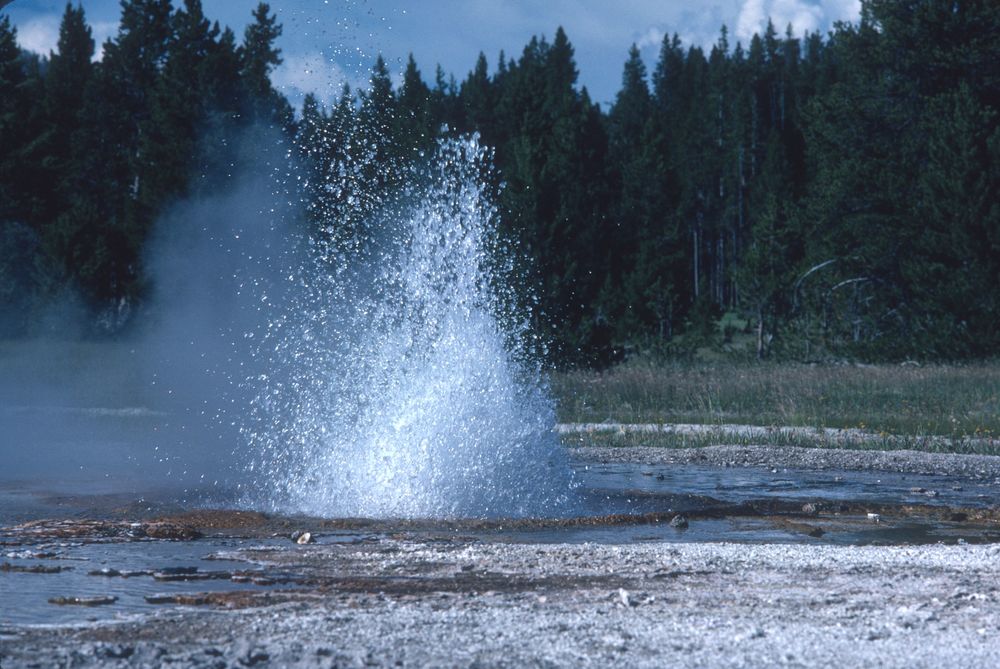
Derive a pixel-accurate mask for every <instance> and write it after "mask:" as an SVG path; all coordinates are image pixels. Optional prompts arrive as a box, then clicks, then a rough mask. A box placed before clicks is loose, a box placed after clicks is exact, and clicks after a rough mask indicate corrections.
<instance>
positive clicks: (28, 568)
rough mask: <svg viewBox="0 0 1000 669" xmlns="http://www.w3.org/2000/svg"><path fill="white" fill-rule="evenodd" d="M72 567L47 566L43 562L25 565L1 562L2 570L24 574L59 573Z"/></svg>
mask: <svg viewBox="0 0 1000 669" xmlns="http://www.w3.org/2000/svg"><path fill="white" fill-rule="evenodd" d="M70 569H72V567H47V566H45V565H41V564H33V565H23V564H11V563H10V562H4V563H3V564H0V571H9V572H19V573H22V574H58V573H59V572H61V571H69V570H70Z"/></svg>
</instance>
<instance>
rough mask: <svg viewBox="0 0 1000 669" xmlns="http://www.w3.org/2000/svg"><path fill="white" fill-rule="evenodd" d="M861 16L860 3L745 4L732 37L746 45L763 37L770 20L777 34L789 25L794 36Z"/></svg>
mask: <svg viewBox="0 0 1000 669" xmlns="http://www.w3.org/2000/svg"><path fill="white" fill-rule="evenodd" d="M860 14H861V2H860V0H823V1H821V2H814V1H812V2H811V1H809V0H745V2H743V5H742V6H741V7H740V13H739V16H738V17H737V19H736V37H737V38H738V39H740V40H742V41H744V42H746V41H749V40H750V38H751V37H753V35H754V34H755V33H757V34H763V32H764V30H765V29H766V28H767V21H768V19H769V18H770V19H771V21H773V22H774V27H775V28H776V29H777V30H778V33H779V34H783V33H784V32H785V28H786V27H787V26H788V25H789V24H791V26H792V31H793V32H794V33H795V34H796V35H802V34H803V33H805V32H816V31H818V30H821V29H823V28H825V27H827V26H829V25H830V24H832V23H833V22H834V21H852V20H855V19H857V18H858V16H859V15H860Z"/></svg>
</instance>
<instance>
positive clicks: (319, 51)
mask: <svg viewBox="0 0 1000 669" xmlns="http://www.w3.org/2000/svg"><path fill="white" fill-rule="evenodd" d="M174 2H175V4H178V2H179V0H174ZM80 4H82V5H83V7H84V9H85V10H86V13H87V19H88V22H89V23H90V24H91V26H92V27H93V29H94V34H95V37H96V38H97V41H98V43H100V42H103V41H104V40H105V39H106V38H108V37H110V36H113V34H114V32H115V28H116V26H117V22H118V16H119V2H118V0H82V2H80ZM256 4H257V0H203V5H204V7H205V13H206V14H207V15H208V16H209V18H212V19H216V20H218V21H219V22H220V23H222V24H223V25H228V26H230V27H231V28H233V29H234V30H235V31H236V32H237V35H242V32H243V28H244V26H245V25H246V23H247V21H248V20H249V17H250V12H251V11H252V9H253V8H254V7H255V6H256ZM270 4H271V8H272V11H274V12H275V13H277V14H278V17H279V20H280V22H281V23H282V24H283V25H284V35H283V36H282V38H281V41H280V43H279V45H280V46H281V48H282V50H283V55H284V57H285V63H284V64H283V65H282V66H281V68H280V69H279V70H278V71H277V72H275V75H274V80H275V83H276V85H277V86H278V87H279V88H281V89H282V90H283V91H284V92H285V93H286V94H287V95H288V96H289V98H290V99H292V100H293V101H297V100H300V99H301V97H302V95H303V93H304V92H305V91H309V90H312V91H316V92H318V93H319V94H320V96H321V97H323V98H325V99H332V98H333V97H335V96H336V95H337V94H338V93H339V90H340V87H341V85H342V83H343V82H345V81H347V82H348V83H351V84H352V85H355V86H356V85H358V84H360V83H363V82H364V81H365V80H366V79H367V72H368V70H369V69H370V67H371V64H372V62H373V60H374V58H375V55H376V54H378V53H382V54H383V55H384V56H385V58H386V60H387V62H388V63H389V66H390V69H391V70H393V72H394V74H395V75H397V76H398V75H399V73H400V71H401V70H402V68H403V65H404V64H405V62H406V56H407V54H408V53H410V52H412V53H413V54H414V57H415V58H416V60H417V65H418V66H419V67H420V69H421V71H422V73H423V75H424V79H425V80H426V81H428V82H430V81H431V80H433V77H434V70H435V67H436V65H437V64H438V63H440V64H441V65H442V67H444V69H445V71H446V72H449V73H452V74H454V75H455V76H456V78H458V79H459V80H461V79H462V78H464V76H465V74H466V73H467V72H468V71H469V70H470V69H471V68H472V66H473V65H474V64H475V59H476V57H477V55H478V53H479V52H480V51H482V52H484V53H485V54H486V56H487V58H488V60H489V62H490V67H491V70H492V68H493V67H494V66H495V64H496V60H497V54H498V53H499V52H500V50H501V49H503V50H505V51H506V53H507V55H508V57H510V56H517V55H518V54H519V53H520V52H521V50H522V49H523V47H524V45H525V44H526V43H527V42H528V40H529V39H530V38H531V36H532V35H546V36H548V37H550V38H551V36H552V34H553V33H554V32H555V29H556V27H557V26H560V25H561V26H563V28H564V29H565V30H566V33H567V34H568V35H569V38H570V41H571V42H572V44H573V46H574V47H575V48H576V57H577V65H578V68H579V70H580V83H581V84H583V85H585V86H587V88H588V89H589V90H590V93H591V96H592V97H593V98H594V99H595V100H597V101H598V102H601V103H610V102H611V101H613V99H614V95H615V92H616V91H617V89H618V86H619V83H620V81H621V71H622V65H623V63H624V62H625V57H626V54H627V52H628V48H629V46H630V45H631V44H632V43H633V42H635V43H636V44H638V45H639V47H640V48H641V50H642V53H643V56H644V57H645V59H646V62H647V64H649V65H650V67H652V65H653V64H654V63H655V61H656V55H657V51H658V48H659V44H660V42H661V41H662V39H663V35H665V34H673V33H675V32H676V33H677V34H679V35H680V36H681V38H682V39H683V40H684V42H685V44H686V45H689V44H699V45H703V46H704V45H710V44H711V43H713V42H714V41H715V40H716V38H717V37H718V34H719V28H720V26H722V25H723V24H726V25H727V26H728V27H729V31H730V41H731V42H732V43H735V42H736V41H737V40H741V41H743V42H744V44H745V43H746V42H747V40H748V38H749V36H750V35H752V34H753V33H754V32H755V31H759V30H761V29H762V28H763V26H764V25H765V23H766V21H767V17H768V16H771V17H773V19H774V22H775V25H777V26H778V28H779V30H780V31H781V32H784V27H785V26H786V25H787V24H789V23H791V24H792V25H793V28H794V29H795V32H796V33H797V34H801V33H802V32H803V31H806V30H809V31H816V30H819V31H823V32H826V31H827V30H829V29H830V28H831V27H832V25H833V23H834V22H835V21H840V20H854V19H856V18H857V16H858V12H859V10H860V2H859V1H858V0H709V1H707V2H694V1H692V0H419V1H418V0H411V1H410V2H402V1H400V0H273V1H272V2H271V3H270ZM64 7H65V0H13V2H12V3H11V4H10V5H8V6H7V7H6V8H5V9H3V10H0V11H2V12H4V13H7V14H9V15H10V16H11V19H12V20H13V23H14V25H15V26H17V28H18V32H19V40H20V42H21V45H22V46H23V47H25V48H28V49H31V50H35V51H39V52H42V53H46V52H48V51H49V50H50V49H52V48H53V47H54V46H55V42H56V40H57V39H58V32H59V31H58V28H59V17H60V16H61V14H62V11H63V9H64Z"/></svg>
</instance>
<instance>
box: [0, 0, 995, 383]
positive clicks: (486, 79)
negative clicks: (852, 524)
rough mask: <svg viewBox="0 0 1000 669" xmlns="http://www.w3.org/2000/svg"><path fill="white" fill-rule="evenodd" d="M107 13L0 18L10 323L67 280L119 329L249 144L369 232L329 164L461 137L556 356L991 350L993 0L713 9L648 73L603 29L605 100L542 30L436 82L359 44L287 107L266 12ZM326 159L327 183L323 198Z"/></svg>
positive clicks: (302, 196)
mask: <svg viewBox="0 0 1000 669" xmlns="http://www.w3.org/2000/svg"><path fill="white" fill-rule="evenodd" d="M121 9H122V10H121V20H120V25H119V27H118V32H117V34H116V35H115V36H114V37H112V38H111V39H109V40H108V41H107V42H106V43H104V44H102V45H98V44H95V41H94V39H93V36H92V30H91V28H90V27H89V26H88V22H87V17H86V16H85V14H84V11H83V10H82V9H81V8H79V7H76V6H74V5H72V4H70V5H67V7H66V9H65V13H64V15H63V19H62V24H61V27H60V34H59V42H58V48H57V49H56V50H55V51H53V52H52V53H51V54H49V55H48V56H39V55H36V54H34V53H30V52H28V51H25V50H22V49H21V47H20V46H19V43H18V35H17V30H16V28H15V27H14V26H13V25H12V23H11V22H10V20H9V18H7V17H6V16H4V15H3V14H0V337H4V338H18V337H27V336H34V335H36V334H38V333H39V332H40V330H41V329H43V328H44V323H45V319H44V312H45V309H46V305H48V304H50V303H51V302H52V301H53V300H55V299H58V298H60V297H61V296H65V295H73V296H74V299H75V300H76V301H77V302H78V303H79V304H80V305H81V309H82V310H83V311H84V313H85V314H86V322H87V323H88V329H87V336H89V337H94V338H113V337H122V336H127V333H128V332H129V330H130V329H131V328H134V327H136V324H137V323H140V322H141V321H142V320H143V319H144V318H146V317H147V315H146V310H145V307H144V305H145V304H146V302H147V296H148V295H149V294H150V291H151V290H152V287H151V285H150V278H149V273H148V271H147V267H146V257H147V256H146V255H145V248H146V245H147V244H148V242H149V238H150V235H151V231H152V230H153V228H154V226H155V224H156V221H157V220H158V218H159V217H160V216H161V215H162V214H163V213H164V212H165V211H167V210H168V209H169V208H170V207H171V206H173V205H174V204H175V203H177V202H180V201H183V200H185V199H188V198H194V197H199V196H202V195H205V194H209V193H212V192H214V191H218V190H220V189H225V188H226V186H227V183H228V182H227V180H228V179H230V178H231V177H232V172H233V169H234V168H233V166H234V165H239V164H241V162H242V161H246V160H247V159H248V158H247V156H248V155H253V156H259V155H260V153H261V149H260V147H261V146H270V147H272V148H271V150H269V152H267V155H268V156H269V158H268V160H271V161H273V163H274V165H273V169H274V171H275V172H277V173H285V172H288V173H292V171H293V170H291V169H288V170H285V168H284V167H283V165H285V164H289V165H291V164H293V163H294V165H295V168H294V172H295V173H296V174H298V175H300V177H301V176H302V175H305V176H304V178H295V179H289V180H287V183H286V184H285V188H286V189H287V195H288V199H289V200H292V201H294V202H295V203H297V205H298V206H299V209H300V211H301V218H302V221H303V224H304V225H307V226H309V229H310V234H312V235H315V236H317V237H322V236H326V237H329V238H344V239H346V238H349V237H352V236H356V235H363V234H371V233H372V231H365V230H364V227H365V224H366V223H365V222H366V221H367V220H370V219H369V218H368V217H367V214H368V213H370V212H371V208H372V207H376V206H377V203H371V202H366V201H364V200H363V198H359V197H358V194H357V193H355V192H352V189H351V188H350V187H349V186H350V184H351V183H357V184H358V189H359V192H360V189H361V188H362V185H364V187H365V192H370V186H371V184H372V183H381V184H382V185H383V186H384V191H385V192H393V191H400V190H402V189H403V188H404V187H405V179H406V176H405V175H406V170H405V169H404V168H403V167H402V166H404V165H406V164H408V163H411V162H412V161H419V160H420V157H421V156H422V155H424V154H425V153H426V152H427V151H430V150H432V149H433V147H434V144H435V142H436V140H437V138H439V137H441V136H442V135H449V134H452V135H458V134H467V133H478V134H479V136H480V138H481V142H482V143H483V144H484V145H486V146H489V147H491V148H492V149H493V161H494V165H495V170H494V171H493V172H492V173H491V175H490V178H491V179H492V180H493V183H494V186H495V197H496V202H497V215H498V217H499V222H500V226H499V230H500V231H501V234H502V235H504V236H506V237H507V239H508V242H509V245H510V248H513V249H516V251H517V252H516V256H517V258H518V271H517V276H518V277H519V281H521V282H523V283H524V286H523V288H524V292H525V294H527V295H532V296H534V299H535V300H536V302H537V304H536V308H535V309H534V311H533V313H534V319H535V321H536V322H534V323H533V324H532V326H533V327H534V328H535V329H536V331H537V332H538V333H539V334H540V335H541V336H542V337H543V338H545V340H546V341H547V346H548V349H549V351H550V352H551V356H552V361H553V362H554V363H556V364H558V365H560V366H577V365H583V366H589V365H597V366H600V365H605V364H608V363H610V362H612V361H614V360H617V359H621V358H622V357H626V356H629V355H633V354H636V353H651V354H656V355H663V356H684V355H688V354H690V351H691V350H693V348H694V347H696V346H700V345H703V344H704V343H705V342H714V345H717V346H722V345H724V342H725V341H726V340H727V339H728V338H731V337H732V336H739V337H742V338H743V339H745V340H746V341H747V342H749V344H748V346H747V348H746V351H745V353H744V355H745V356H747V357H750V358H761V359H766V358H771V359H775V358H780V359H797V360H828V359H833V358H838V359H839V358H848V359H854V360H869V361H878V360H885V361H890V360H895V361H899V360H907V359H916V360H927V359H935V360H957V359H970V358H987V357H992V356H995V355H996V352H997V351H998V350H1000V349H998V347H1000V4H998V3H997V2H995V1H994V0H908V1H905V2H900V1H899V0H864V1H863V2H862V13H861V18H860V20H859V21H857V22H855V23H842V24H838V25H837V26H836V27H835V28H834V29H833V30H832V31H831V32H830V33H829V34H826V35H822V34H817V33H814V34H806V35H794V34H792V32H791V31H790V29H789V30H786V29H785V27H783V26H774V25H768V27H767V30H766V31H765V32H764V33H763V34H759V35H755V36H754V37H753V39H752V40H750V41H749V43H746V44H741V43H734V41H733V40H731V39H730V38H729V36H728V35H727V30H726V28H725V27H723V28H722V29H721V30H720V33H719V36H718V39H717V42H716V43H715V44H714V46H712V47H711V48H710V49H704V48H701V47H699V46H692V45H689V44H684V43H682V42H681V40H680V39H679V38H678V37H677V36H668V37H667V38H666V39H665V40H664V41H663V43H662V47H661V48H660V51H659V57H658V59H657V61H656V62H655V64H653V65H651V66H649V67H647V64H646V63H645V62H644V61H643V59H642V58H641V57H640V54H639V51H638V49H637V48H636V47H635V46H634V45H633V46H632V48H631V49H629V48H628V46H629V45H627V44H623V45H622V57H623V66H622V76H621V86H620V89H619V91H618V93H617V96H616V98H615V100H614V102H613V104H611V105H610V106H608V108H606V109H605V108H602V107H601V106H599V105H598V104H596V103H595V102H594V101H593V100H592V99H591V98H590V96H589V94H588V92H587V90H586V88H585V87H582V86H580V85H579V84H578V81H577V77H578V68H577V65H576V63H575V60H574V49H573V45H572V43H571V37H572V36H571V35H567V34H566V33H565V32H564V31H563V30H562V29H561V28H557V27H556V26H553V30H554V32H553V33H552V34H551V35H546V36H538V37H536V38H533V39H531V41H530V42H529V43H528V44H527V45H525V46H524V49H523V51H521V52H520V53H516V54H505V53H500V54H480V55H479V58H478V60H475V61H474V62H470V66H471V68H470V70H469V71H468V72H467V73H464V74H460V73H455V74H452V73H448V72H445V71H443V70H442V69H441V68H440V67H437V68H436V69H435V66H434V64H433V63H417V62H415V61H414V60H413V58H412V57H411V58H410V60H409V62H408V63H406V64H405V70H404V71H403V72H402V73H396V72H390V68H389V67H388V66H387V64H386V62H384V61H383V60H382V59H381V58H378V59H377V60H375V62H373V63H372V64H371V75H370V82H369V85H368V86H367V88H365V89H362V90H352V89H350V88H347V87H345V89H344V90H343V92H342V94H341V95H340V98H339V100H337V101H335V102H334V103H333V104H330V105H324V104H321V103H320V102H319V99H320V98H318V97H316V96H312V95H310V96H307V97H306V99H305V102H304V104H303V106H302V108H301V110H296V109H293V106H292V105H291V104H290V103H289V102H288V100H286V98H285V97H284V96H283V95H282V94H281V93H280V92H279V91H277V90H276V89H275V88H274V87H273V85H272V83H271V80H270V74H271V72H272V70H273V69H274V68H275V67H276V66H277V65H278V64H280V63H281V58H282V55H281V53H280V50H279V49H278V48H277V46H276V40H277V39H278V37H279V36H280V35H281V32H282V26H281V25H280V24H279V23H278V22H277V19H276V17H275V14H274V13H273V12H272V10H271V8H270V7H269V6H268V5H267V4H263V3H262V4H260V5H259V6H258V8H257V9H256V10H255V11H254V12H253V16H252V21H251V23H250V24H249V26H248V27H247V28H246V30H245V32H244V34H242V35H237V34H235V33H234V32H233V31H232V30H230V29H228V28H225V27H221V26H219V24H218V23H215V22H213V20H212V19H211V17H207V16H205V14H204V12H203V9H202V6H201V2H200V1H199V0H184V2H183V3H178V6H177V7H176V8H175V7H174V6H173V5H172V4H171V2H170V0H123V2H122V3H121ZM97 50H101V52H102V54H103V55H102V57H101V58H100V59H95V53H96V51H97ZM400 74H401V78H400V77H399V75H400ZM396 81H401V84H399V85H394V82H396ZM282 147H284V148H282ZM359 153H364V154H365V156H366V157H365V159H364V160H361V159H359V158H358V154H359ZM352 154H354V155H352ZM373 155H374V156H375V160H371V157H372V156H373ZM254 159H255V160H256V159H257V158H254ZM358 165H363V166H364V169H361V170H360V171H359V170H354V167H355V166H358ZM352 170H353V171H352ZM337 171H340V172H341V173H345V172H346V173H350V174H351V178H350V179H347V180H346V181H345V183H347V184H348V187H347V188H342V189H334V190H331V189H328V188H323V187H322V185H323V184H324V183H325V179H324V175H327V174H330V173H331V172H337Z"/></svg>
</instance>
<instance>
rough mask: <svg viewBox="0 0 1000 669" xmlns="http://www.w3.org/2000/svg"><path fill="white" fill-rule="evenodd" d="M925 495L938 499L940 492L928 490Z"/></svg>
mask: <svg viewBox="0 0 1000 669" xmlns="http://www.w3.org/2000/svg"><path fill="white" fill-rule="evenodd" d="M924 494H925V495H927V496H928V497H937V496H938V491H937V490H928V491H927V492H925V493H924Z"/></svg>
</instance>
